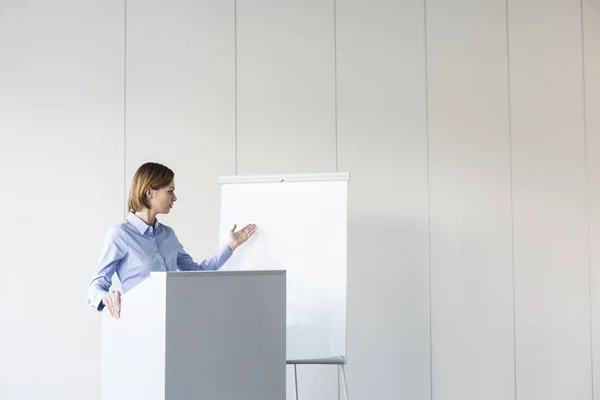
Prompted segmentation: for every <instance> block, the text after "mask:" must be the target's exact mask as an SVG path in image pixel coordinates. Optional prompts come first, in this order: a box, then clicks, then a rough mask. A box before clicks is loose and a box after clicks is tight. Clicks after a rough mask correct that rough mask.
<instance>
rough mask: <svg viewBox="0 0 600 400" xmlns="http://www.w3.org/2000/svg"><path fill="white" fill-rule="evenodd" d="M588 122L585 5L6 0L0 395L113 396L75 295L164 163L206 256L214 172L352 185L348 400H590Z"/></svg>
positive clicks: (596, 127) (327, 382) (593, 318)
mask: <svg viewBox="0 0 600 400" xmlns="http://www.w3.org/2000/svg"><path fill="white" fill-rule="evenodd" d="M125 20H126V21H127V23H126V24H125ZM125 38H126V40H125ZM125 54H126V57H125ZM599 108H600V5H599V4H598V2H596V1H593V0H584V1H583V2H579V1H572V0H553V1H551V2H547V1H544V2H542V1H541V0H521V1H515V0H493V1H488V2H479V1H476V0H452V1H450V2H448V1H442V0H428V1H427V2H424V1H423V0H404V1H401V2H400V1H390V0H387V1H386V0H373V1H370V2H368V3H367V2H365V1H358V0H337V1H335V2H333V1H332V2H322V1H314V0H313V1H304V2H295V1H291V0H281V1H277V2H274V1H267V0H238V1H237V2H234V1H232V2H223V1H219V0H201V1H191V0H177V1H175V2H173V1H171V2H168V3H167V2H165V1H156V0H154V1H150V2H148V1H146V2H143V1H140V0H128V1H127V5H125V2H124V1H112V0H109V1H103V2H98V1H93V2H91V3H90V4H87V5H82V4H79V3H77V2H73V1H69V0H60V1H58V2H53V4H52V6H49V5H46V3H45V2H42V1H40V0H36V1H30V2H18V1H14V0H13V1H9V0H0V167H1V168H2V170H3V171H4V173H3V174H2V176H3V184H4V187H5V191H4V193H3V195H2V196H0V199H1V200H0V205H1V207H0V222H1V223H2V227H3V229H2V230H1V231H0V232H1V233H0V243H1V245H0V246H1V250H2V255H3V257H2V267H1V268H0V305H4V306H3V307H2V311H1V312H0V355H1V356H0V398H2V399H4V398H6V399H11V400H12V399H61V400H65V399H82V398H85V399H92V400H93V399H98V398H99V382H100V381H99V370H100V368H99V367H100V366H99V359H100V358H99V357H100V345H99V339H100V338H99V327H100V319H99V316H98V315H96V314H94V312H93V310H91V309H89V308H88V307H87V305H86V304H85V289H86V285H87V283H88V281H89V277H90V276H91V273H92V271H93V269H94V266H95V262H96V261H97V257H98V255H99V250H100V246H101V241H102V238H103V235H104V232H105V230H106V228H107V227H108V226H109V225H110V224H112V223H115V222H118V221H119V220H120V219H121V218H123V216H124V208H125V204H124V199H125V189H126V186H127V184H128V182H129V179H130V178H131V176H132V174H133V172H134V171H135V169H136V168H137V167H138V166H139V164H141V163H142V162H145V161H148V160H156V161H159V162H163V163H166V164H168V165H169V166H171V167H172V168H173V169H174V170H175V172H176V174H177V178H176V184H177V193H178V197H179V201H178V203H177V205H176V208H175V209H174V210H173V212H172V214H171V215H169V216H164V217H163V218H162V220H163V221H165V222H166V223H168V224H171V225H172V226H174V227H175V228H176V229H177V232H178V234H179V237H180V239H181V240H182V242H184V245H186V248H187V249H188V250H189V251H190V253H192V254H194V255H195V256H196V257H198V258H200V257H204V256H208V255H210V254H211V253H212V252H213V251H214V250H215V249H216V246H217V240H218V236H217V232H218V185H217V182H216V179H217V177H218V176H219V175H228V174H234V173H239V174H253V173H293V172H297V173H302V172H323V171H334V170H336V169H337V170H339V171H348V172H350V173H351V177H352V179H351V187H350V192H349V193H350V199H349V212H350V215H349V218H350V221H349V222H350V223H349V265H348V289H349V293H348V357H349V364H348V367H347V368H348V387H349V390H350V396H351V398H352V399H368V398H373V399H375V398H376V399H391V398H410V399H413V400H421V399H422V400H426V399H435V400H454V399H460V400H481V399H486V400H487V399H499V400H500V399H502V400H506V399H515V400H516V399H542V398H543V399H548V400H564V399H573V400H580V399H581V400H592V399H595V400H598V399H600V392H599V391H598V388H599V387H600V380H599V376H600V375H599V371H600V350H599V349H600V339H599V338H598V332H599V329H600V306H599V304H600V303H599V301H600V291H599V289H598V288H599V287H600V253H599V252H600V212H599V211H600V208H599V207H598V204H599V202H600V175H599V174H598V171H600V118H599V117H598V112H597V110H598V109H599ZM289 372H291V371H289ZM299 379H300V396H301V398H311V399H314V400H326V399H334V398H337V384H336V379H337V373H336V371H335V368H333V367H327V366H318V367H316V366H300V367H299ZM592 382H595V385H592ZM288 383H290V384H291V374H288ZM594 387H595V393H593V388H594ZM288 398H290V399H291V398H293V391H292V388H291V385H290V387H289V389H288Z"/></svg>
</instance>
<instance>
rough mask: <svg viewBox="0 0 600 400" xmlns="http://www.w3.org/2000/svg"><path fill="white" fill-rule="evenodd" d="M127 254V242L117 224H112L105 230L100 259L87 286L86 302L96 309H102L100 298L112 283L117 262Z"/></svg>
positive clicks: (106, 292)
mask: <svg viewBox="0 0 600 400" xmlns="http://www.w3.org/2000/svg"><path fill="white" fill-rule="evenodd" d="M126 254H127V242H126V241H125V237H124V235H123V232H122V230H121V229H120V228H118V227H117V226H112V227H110V228H109V229H108V231H107V232H106V236H105V238H104V245H103V246H102V252H101V255H100V260H99V261H98V264H97V266H96V270H95V272H94V275H93V277H92V280H91V282H90V286H89V288H88V292H87V297H88V304H89V305H90V306H92V307H94V308H95V309H96V310H98V311H102V309H103V308H104V304H102V299H103V298H104V296H106V295H107V294H108V291H109V289H110V285H111V283H112V276H113V274H114V273H115V270H116V269H117V266H118V265H119V262H120V261H121V260H122V259H123V258H124V257H125V255H126Z"/></svg>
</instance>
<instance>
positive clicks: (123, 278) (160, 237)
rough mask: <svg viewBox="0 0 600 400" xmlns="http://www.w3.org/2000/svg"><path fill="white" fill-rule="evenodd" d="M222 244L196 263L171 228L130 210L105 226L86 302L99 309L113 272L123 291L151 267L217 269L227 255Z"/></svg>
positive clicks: (226, 247)
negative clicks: (152, 223) (146, 220)
mask: <svg viewBox="0 0 600 400" xmlns="http://www.w3.org/2000/svg"><path fill="white" fill-rule="evenodd" d="M231 255H232V251H231V249H230V248H229V247H228V246H223V247H221V248H220V249H219V251H218V252H217V253H216V254H215V255H214V256H213V257H212V258H209V259H206V260H203V261H202V262H200V263H196V262H195V261H194V260H193V258H192V257H191V256H190V255H189V254H188V253H186V252H185V250H184V249H183V246H182V245H181V243H179V240H178V239H177V236H176V235H175V232H174V231H173V229H172V228H171V227H169V226H167V225H164V224H161V223H159V222H158V220H157V221H156V223H155V224H154V226H150V225H148V224H146V223H145V222H144V221H143V220H141V219H140V218H139V217H138V216H137V215H135V214H134V213H133V212H131V213H129V215H128V216H127V218H126V219H125V221H123V222H121V223H120V224H117V225H113V226H111V227H110V228H109V229H108V232H107V233H106V237H105V239H104V245H103V247H102V253H101V256H100V261H99V262H98V265H97V266H96V271H95V272H94V276H93V278H92V281H91V282H90V286H89V289H88V303H89V304H90V306H92V307H94V308H96V309H97V310H98V311H101V310H102V309H103V308H104V305H103V304H102V303H101V301H102V298H103V297H104V296H105V295H106V294H107V293H108V290H109V289H110V286H111V280H112V276H113V274H115V273H116V274H117V277H118V278H119V281H120V283H121V290H122V292H123V293H125V292H127V291H128V290H129V289H131V288H133V287H134V286H136V285H138V284H139V283H141V282H142V281H143V280H144V279H146V278H148V277H149V276H150V272H151V271H177V270H180V271H198V270H217V269H219V268H221V266H223V264H225V262H226V261H227V260H228V259H229V258H230V257H231Z"/></svg>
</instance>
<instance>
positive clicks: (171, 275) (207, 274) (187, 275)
mask: <svg viewBox="0 0 600 400" xmlns="http://www.w3.org/2000/svg"><path fill="white" fill-rule="evenodd" d="M285 274H286V271H285V270H251V271H250V270H249V271H227V270H225V271H212V270H210V271H208V270H205V271H170V272H161V271H152V272H150V276H166V277H168V278H169V279H170V278H191V277H203V278H206V277H210V276H235V275H242V276H249V275H285Z"/></svg>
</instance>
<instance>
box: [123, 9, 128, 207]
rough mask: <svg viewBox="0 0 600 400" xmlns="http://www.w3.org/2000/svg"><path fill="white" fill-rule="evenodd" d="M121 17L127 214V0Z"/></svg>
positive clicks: (124, 193)
mask: <svg viewBox="0 0 600 400" xmlns="http://www.w3.org/2000/svg"><path fill="white" fill-rule="evenodd" d="M123 8H124V10H123V11H124V15H123V16H124V19H123V197H122V199H123V201H124V202H125V213H124V215H125V216H126V215H127V211H128V209H127V0H125V1H124V6H123Z"/></svg>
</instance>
